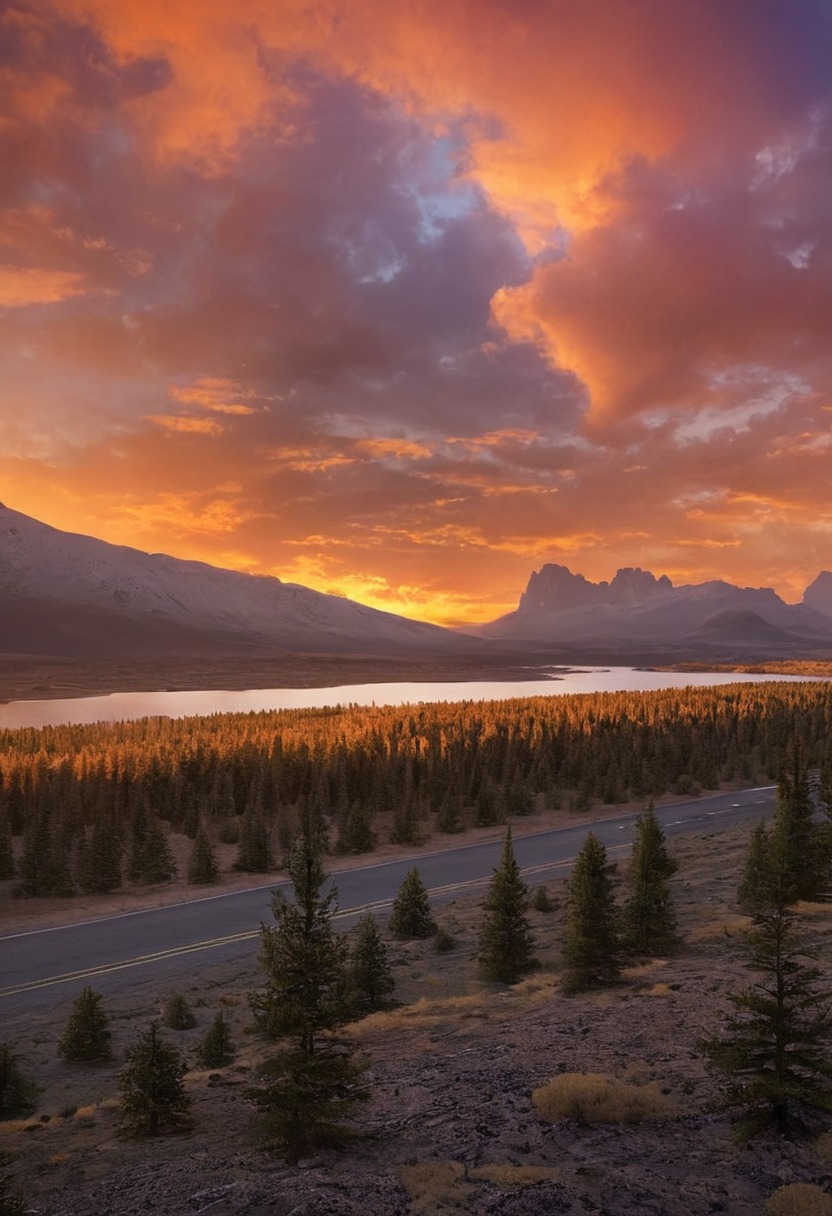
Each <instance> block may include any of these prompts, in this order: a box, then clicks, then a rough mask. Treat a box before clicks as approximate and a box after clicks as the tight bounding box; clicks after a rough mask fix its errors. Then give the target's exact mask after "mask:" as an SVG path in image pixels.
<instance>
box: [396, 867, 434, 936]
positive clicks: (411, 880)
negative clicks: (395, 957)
mask: <svg viewBox="0 0 832 1216" xmlns="http://www.w3.org/2000/svg"><path fill="white" fill-rule="evenodd" d="M388 924H389V928H390V931H391V932H392V933H398V934H399V936H400V937H430V936H431V935H432V934H434V933H435V932H436V921H435V920H434V919H433V916H432V915H431V911H430V897H429V896H428V893H427V888H426V887H425V884H424V883H423V882H422V879H421V876H420V874H419V871H418V869H417V868H416V866H413V868H412V869H411V870H408V872H407V874H406V875H405V877H404V881H403V882H402V885H401V886H400V887H399V890H398V892H397V894H396V898H395V899H394V900H393V907H392V909H391V912H390V920H389V922H388Z"/></svg>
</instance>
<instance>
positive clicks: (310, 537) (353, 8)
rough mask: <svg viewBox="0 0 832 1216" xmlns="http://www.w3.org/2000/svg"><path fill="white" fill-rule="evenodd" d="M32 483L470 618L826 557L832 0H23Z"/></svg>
mask: <svg viewBox="0 0 832 1216" xmlns="http://www.w3.org/2000/svg"><path fill="white" fill-rule="evenodd" d="M0 43H2V45H3V48H4V53H3V57H2V63H0V89H2V92H3V101H2V109H0V113H1V114H2V115H3V117H2V119H0V141H2V153H1V155H2V165H3V172H2V174H1V175H0V333H1V334H2V344H1V345H0V385H2V388H0V499H1V500H2V501H3V502H5V503H6V505H8V506H9V507H13V508H14V509H16V510H19V511H23V512H25V513H26V514H29V515H32V516H34V517H36V518H37V519H40V520H43V521H44V522H46V523H49V524H53V525H55V526H57V527H59V528H64V529H67V530H70V531H77V532H84V533H87V534H90V535H93V536H97V537H100V538H102V539H104V540H108V541H111V542H115V543H119V544H127V545H133V546H135V547H137V548H141V549H146V550H149V551H152V552H167V553H171V554H173V555H175V556H178V557H187V558H196V559H200V560H204V561H209V562H212V563H214V564H217V565H226V566H230V567H234V568H236V569H241V570H248V571H252V572H260V573H270V574H276V575H278V576H279V577H281V578H283V579H286V580H289V581H294V582H301V583H304V584H305V585H307V586H310V587H314V588H317V589H319V590H323V591H328V592H334V593H336V594H341V595H347V596H349V597H350V598H353V599H358V600H361V601H362V602H365V603H367V604H370V605H372V606H374V607H378V608H383V609H386V610H388V611H393V612H401V613H404V614H405V615H408V616H414V617H419V618H422V619H426V620H433V621H437V622H440V623H459V622H463V621H485V620H490V619H493V618H494V617H496V616H497V615H499V614H500V613H502V612H505V611H508V610H510V609H511V608H513V607H515V606H516V603H517V599H518V596H519V594H520V592H521V591H522V590H523V588H524V586H525V583H526V581H527V578H528V575H529V573H530V572H531V570H532V569H534V568H537V567H539V566H540V565H541V564H543V563H544V562H562V563H563V564H565V565H568V566H570V567H571V568H572V569H573V570H575V571H580V572H581V573H583V574H585V575H586V576H587V577H588V578H592V579H601V578H610V577H611V576H612V574H613V573H614V572H615V570H616V568H617V567H619V566H622V565H639V566H642V567H645V568H648V569H651V570H653V571H654V572H655V573H656V574H661V573H667V574H668V575H670V577H671V578H672V579H673V580H674V582H698V581H702V580H704V579H708V578H725V579H728V580H730V581H731V582H734V583H738V584H741V585H755V586H759V585H765V586H771V587H774V588H775V590H777V591H778V592H779V593H780V594H781V595H783V596H784V598H786V599H789V600H799V599H800V597H801V595H802V592H803V589H804V588H805V586H806V585H807V584H808V583H809V582H811V580H812V579H813V578H814V577H815V575H816V574H817V573H818V571H820V570H822V569H832V450H831V449H832V431H831V430H830V426H831V425H832V412H830V411H832V405H830V401H831V400H832V377H830V371H832V344H831V343H830V334H832V77H830V72H829V63H830V62H832V18H830V10H829V7H828V5H826V4H825V3H823V2H822V0H767V2H765V3H761V2H760V0H732V3H730V4H725V3H724V2H723V0H682V2H681V3H677V4H668V3H667V2H666V0H630V2H628V3H627V4H626V5H624V4H620V3H618V4H616V3H613V0H583V2H582V3H581V4H574V3H572V2H567V0H518V2H516V3H512V4H508V3H506V0H455V2H454V3H453V4H448V3H447V2H443V3H440V2H439V0H424V2H423V3H420V4H418V5H410V4H407V5H399V4H389V3H382V2H381V0H349V3H348V2H347V0H321V2H320V3H316V4H314V5H311V4H308V3H306V0H304V2H303V3H301V0H276V2H275V0H239V3H238V4H236V5H229V4H228V3H226V0H174V2H173V3H170V2H169V0H167V2H166V3H164V4H163V3H161V2H160V0H52V2H49V0H43V2H41V0H31V2H30V0H10V3H9V4H7V5H5V6H3V8H2V10H0Z"/></svg>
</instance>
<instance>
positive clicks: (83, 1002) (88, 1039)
mask: <svg viewBox="0 0 832 1216" xmlns="http://www.w3.org/2000/svg"><path fill="white" fill-rule="evenodd" d="M101 1002H102V997H101V995H100V993H98V992H94V991H93V990H92V988H90V987H86V988H84V990H83V992H82V993H81V995H80V996H79V997H78V999H77V1000H76V1002H75V1004H74V1005H73V1007H72V1013H71V1014H70V1015H69V1020H68V1021H67V1024H66V1026H65V1027H64V1032H63V1034H62V1035H61V1038H60V1041H59V1043H58V1055H59V1056H61V1058H62V1059H64V1060H70V1061H72V1062H74V1063H82V1062H87V1061H98V1060H101V1061H104V1060H110V1059H112V1055H113V1053H112V1048H111V1046H110V1029H109V1022H110V1019H109V1016H108V1015H107V1013H106V1012H105V1011H104V1009H103V1008H102V1006H101Z"/></svg>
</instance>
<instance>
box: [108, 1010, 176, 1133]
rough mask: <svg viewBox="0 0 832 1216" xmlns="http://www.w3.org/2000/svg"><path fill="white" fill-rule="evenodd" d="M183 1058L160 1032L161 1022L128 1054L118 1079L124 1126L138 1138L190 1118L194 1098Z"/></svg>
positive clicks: (152, 1025) (174, 1126) (152, 1026)
mask: <svg viewBox="0 0 832 1216" xmlns="http://www.w3.org/2000/svg"><path fill="white" fill-rule="evenodd" d="M185 1071H186V1069H185V1062H184V1060H183V1059H182V1056H181V1055H180V1054H179V1052H178V1051H177V1050H176V1048H175V1047H172V1046H171V1045H170V1044H169V1043H166V1042H165V1040H164V1039H163V1038H162V1036H161V1034H160V1033H159V1023H158V1022H151V1024H150V1027H149V1028H148V1029H147V1030H146V1031H145V1032H144V1034H142V1035H140V1036H139V1039H138V1040H137V1042H136V1043H135V1044H134V1045H133V1047H131V1048H130V1050H129V1051H128V1052H127V1063H126V1064H125V1066H124V1068H122V1070H121V1072H120V1073H119V1076H118V1088H119V1096H120V1100H121V1115H122V1124H123V1126H124V1129H125V1131H127V1132H128V1133H129V1134H131V1135H134V1136H156V1135H158V1134H159V1133H160V1132H161V1131H163V1130H165V1129H166V1128H176V1127H177V1126H179V1125H180V1124H181V1123H182V1122H183V1121H184V1120H185V1118H186V1117H187V1114H188V1110H189V1107H190V1099H189V1098H188V1095H187V1094H186V1093H185V1086H184V1084H183V1080H182V1078H183V1077H184V1075H185Z"/></svg>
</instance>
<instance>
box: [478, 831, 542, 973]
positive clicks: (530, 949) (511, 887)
mask: <svg viewBox="0 0 832 1216" xmlns="http://www.w3.org/2000/svg"><path fill="white" fill-rule="evenodd" d="M528 907H529V890H528V887H527V886H526V884H525V883H524V882H523V879H522V877H521V875H520V867H519V866H518V864H517V859H516V858H515V856H514V845H513V843H512V839H511V828H507V829H506V835H505V841H504V843H503V852H502V856H501V858H500V867H499V869H497V870H495V871H494V875H493V877H492V879H491V883H490V885H489V888H488V894H487V896H486V900H485V904H484V911H485V917H484V920H483V924H482V929H481V931H480V943H479V955H478V960H479V968H480V972H481V973H482V975H483V976H484V978H485V979H488V980H496V981H497V982H498V983H501V984H516V983H517V981H518V980H520V979H522V978H523V976H524V975H527V974H528V973H529V972H530V971H533V970H534V969H535V968H536V967H537V966H538V963H537V960H536V959H535V957H534V936H533V934H532V930H531V925H530V923H529V918H528Z"/></svg>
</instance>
